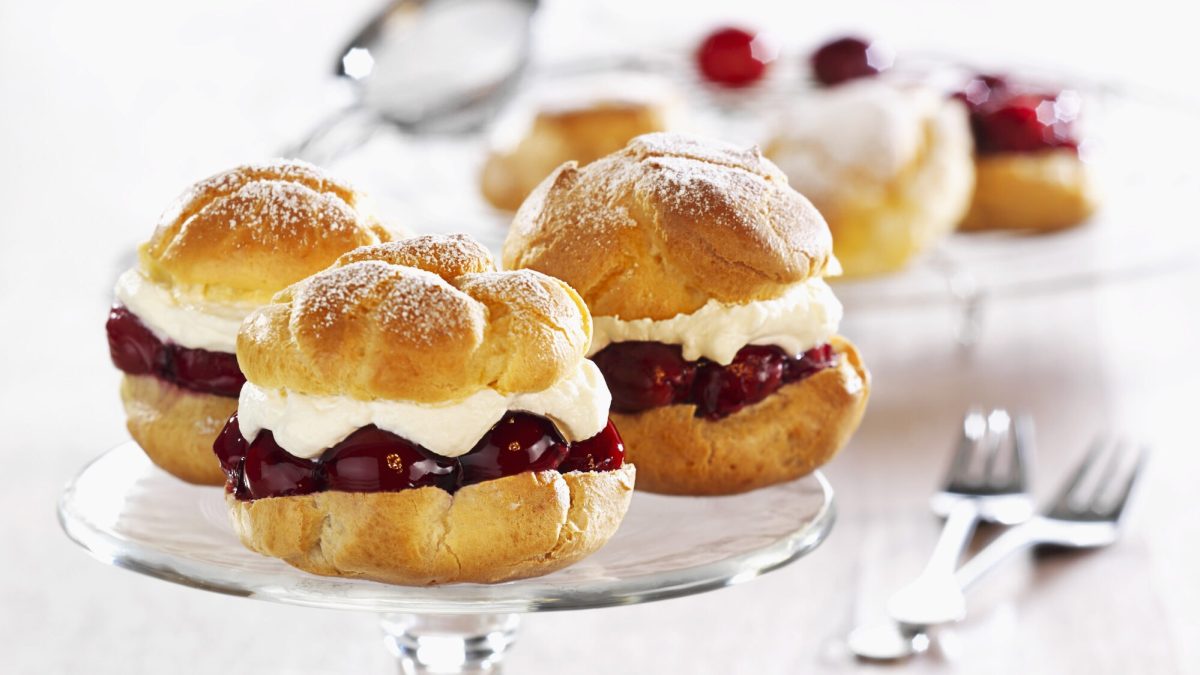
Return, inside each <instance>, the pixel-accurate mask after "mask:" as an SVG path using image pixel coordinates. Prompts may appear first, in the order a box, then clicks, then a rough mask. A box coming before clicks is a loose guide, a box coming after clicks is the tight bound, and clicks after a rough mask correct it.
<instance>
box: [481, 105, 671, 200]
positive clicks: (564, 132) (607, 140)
mask: <svg viewBox="0 0 1200 675" xmlns="http://www.w3.org/2000/svg"><path fill="white" fill-rule="evenodd" d="M665 128H666V120H665V114H664V110H663V108H662V106H660V105H657V104H652V103H636V102H611V103H610V102H602V103H598V104H595V105H591V106H587V107H581V108H578V107H577V108H571V109H567V110H543V111H542V112H540V113H538V115H537V116H536V117H535V118H534V120H533V124H532V126H531V127H530V129H529V133H528V134H527V135H526V136H525V137H524V138H522V139H521V141H520V142H519V143H518V144H517V146H516V147H515V148H513V149H512V150H510V151H508V152H493V153H492V154H491V155H490V156H489V157H488V159H487V162H486V163H485V164H484V166H483V173H482V174H481V175H480V187H481V189H482V190H483V196H484V197H485V198H486V199H487V200H488V201H489V202H491V203H492V205H493V206H495V207H496V208H499V209H504V210H505V211H516V210H517V208H518V207H520V206H521V202H522V201H524V200H525V197H526V196H528V195H529V193H530V192H532V191H533V189H534V188H535V187H537V185H538V183H540V182H542V179H544V178H545V177H546V176H548V175H550V172H551V171H553V170H554V169H555V168H556V167H557V166H558V165H560V164H562V163H563V162H566V161H570V160H574V161H576V162H578V163H579V164H580V165H583V164H589V163H591V162H594V161H596V160H597V159H600V158H601V157H603V156H605V155H607V154H609V153H612V152H616V151H617V150H620V149H621V148H623V147H625V144H626V143H628V142H629V141H630V139H632V138H633V137H634V136H639V135H641V134H648V133H650V132H653V131H662V130H663V129H665Z"/></svg>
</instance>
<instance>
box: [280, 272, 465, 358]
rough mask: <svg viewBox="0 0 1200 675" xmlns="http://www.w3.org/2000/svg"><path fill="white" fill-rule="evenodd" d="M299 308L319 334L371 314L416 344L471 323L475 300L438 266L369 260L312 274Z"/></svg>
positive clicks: (430, 341)
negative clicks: (448, 279)
mask: <svg viewBox="0 0 1200 675" xmlns="http://www.w3.org/2000/svg"><path fill="white" fill-rule="evenodd" d="M293 311H294V312H295V314H296V315H297V316H300V317H304V318H305V321H306V322H308V325H310V326H313V327H314V328H315V329H316V332H317V333H318V335H319V334H320V333H321V332H323V331H324V330H328V329H331V328H333V327H335V326H336V325H338V324H339V323H341V322H343V321H349V320H352V319H353V318H354V317H359V316H363V315H371V316H373V317H374V320H375V321H376V322H377V323H378V324H380V325H382V326H386V327H390V328H391V329H393V330H394V331H395V332H398V333H402V334H403V335H404V336H405V338H406V341H407V342H408V343H410V344H427V345H428V344H434V343H435V342H436V339H437V338H438V337H439V336H442V335H445V334H447V333H458V332H462V331H463V330H465V329H468V328H469V326H470V323H471V300H470V298H468V297H467V296H466V295H464V294H462V293H460V292H459V291H457V290H455V289H454V288H453V287H451V286H450V285H449V284H447V283H446V282H445V281H443V280H442V279H441V278H440V277H438V276H437V275H436V274H433V273H432V272H426V271H424V270H419V269H415V268H412V267H400V266H397V265H392V264H389V263H386V262H382V261H375V260H364V261H359V262H353V263H350V264H348V265H344V266H342V267H335V268H332V269H329V270H326V271H324V272H321V273H320V274H317V275H316V276H314V277H312V279H310V280H309V281H308V282H307V283H306V284H305V285H304V286H303V288H302V289H301V290H300V292H299V293H298V295H297V297H296V299H295V301H294V310H293Z"/></svg>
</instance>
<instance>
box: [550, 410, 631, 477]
mask: <svg viewBox="0 0 1200 675" xmlns="http://www.w3.org/2000/svg"><path fill="white" fill-rule="evenodd" d="M624 463H625V444H624V443H623V442H622V441H621V435H620V434H618V433H617V428H616V427H615V426H613V423H612V421H609V423H608V424H607V425H605V427H604V429H603V430H601V431H600V433H598V434H596V435H595V436H592V437H591V438H589V439H587V440H583V441H577V442H575V443H572V444H571V449H570V451H569V452H568V453H567V458H566V459H564V460H563V461H562V464H559V465H558V471H559V473H567V472H569V471H614V470H616V469H619V468H621V465H622V464H624Z"/></svg>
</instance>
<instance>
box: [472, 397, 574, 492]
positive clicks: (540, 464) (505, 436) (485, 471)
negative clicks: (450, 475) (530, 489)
mask: <svg viewBox="0 0 1200 675" xmlns="http://www.w3.org/2000/svg"><path fill="white" fill-rule="evenodd" d="M566 456H567V442H566V441H565V440H563V437H562V435H561V434H559V433H558V429H556V428H555V427H554V425H553V424H552V423H551V422H550V420H548V419H546V418H544V417H538V416H536V415H528V414H524V413H512V412H510V413H506V414H505V415H504V417H502V418H501V419H500V421H499V422H497V423H496V425H495V426H493V427H492V428H491V430H490V431H488V433H487V434H485V435H484V437H483V438H482V439H480V441H479V442H478V443H476V444H475V447H474V448H472V449H471V451H470V452H468V453H467V454H465V455H463V456H462V457H460V458H459V464H461V465H462V479H461V485H470V484H472V483H479V482H482V481H485V480H491V479H493V478H500V477H502V476H511V475H513V474H518V473H522V472H525V471H548V470H551V469H557V468H558V465H559V464H561V463H562V461H563V459H565V458H566Z"/></svg>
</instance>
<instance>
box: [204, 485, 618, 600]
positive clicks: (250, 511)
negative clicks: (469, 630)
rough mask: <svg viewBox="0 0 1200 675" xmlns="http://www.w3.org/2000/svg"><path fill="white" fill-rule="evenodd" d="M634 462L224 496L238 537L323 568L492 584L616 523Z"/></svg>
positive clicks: (553, 562) (583, 543)
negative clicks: (587, 469)
mask: <svg viewBox="0 0 1200 675" xmlns="http://www.w3.org/2000/svg"><path fill="white" fill-rule="evenodd" d="M634 473H635V472H634V468H633V466H632V465H629V464H627V465H625V466H624V467H622V468H621V469H619V470H616V471H607V472H602V473H568V474H559V473H558V472H556V471H546V472H541V473H532V472H529V473H522V474H517V475H514V476H508V477H505V478H499V479H496V480H491V481H486V482H483V483H477V484H475V485H469V486H467V487H464V488H462V489H461V490H459V491H458V492H457V493H455V494H454V495H451V494H450V493H448V492H445V491H444V490H441V489H438V488H420V489H415V490H403V491H400V492H378V493H356V492H335V491H330V492H320V493H316V494H311V495H304V496H297V497H275V498H268V499H259V500H255V501H249V502H240V501H238V500H236V499H234V498H233V497H232V496H231V495H230V496H227V497H226V501H227V503H228V504H229V507H230V511H231V514H232V518H233V523H234V528H235V529H236V530H237V532H238V535H239V536H240V537H241V539H242V542H243V543H244V544H245V545H246V546H247V547H248V548H250V549H252V550H254V551H257V552H259V553H262V554H264V555H269V556H274V557H277V558H282V559H283V560H284V561H285V562H287V563H288V564H290V565H293V566H295V567H298V568H300V569H302V570H305V571H308V572H312V573H314V574H321V575H325V576H341V577H356V578H362V579H372V580H375V581H382V582H385V583H392V584H403V585H408V586H427V585H431V584H448V583H498V582H502V581H511V580H513V579H522V578H527V577H533V576H540V575H543V574H549V573H550V572H553V571H555V570H558V569H561V568H563V567H566V566H567V565H570V564H572V563H574V562H575V561H577V560H579V559H581V558H583V557H585V556H587V555H590V554H591V553H593V552H595V551H596V550H597V549H599V548H600V547H601V546H603V545H604V543H605V542H607V541H608V539H609V538H610V537H612V535H613V533H614V532H616V530H617V527H618V526H619V525H620V523H621V519H622V518H623V517H624V515H625V511H626V509H627V508H628V507H629V500H630V497H631V496H632V494H633V482H634Z"/></svg>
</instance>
